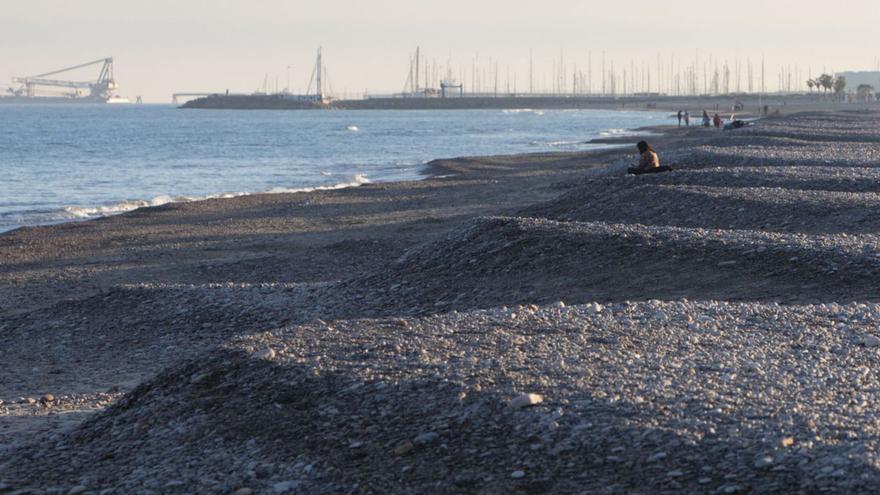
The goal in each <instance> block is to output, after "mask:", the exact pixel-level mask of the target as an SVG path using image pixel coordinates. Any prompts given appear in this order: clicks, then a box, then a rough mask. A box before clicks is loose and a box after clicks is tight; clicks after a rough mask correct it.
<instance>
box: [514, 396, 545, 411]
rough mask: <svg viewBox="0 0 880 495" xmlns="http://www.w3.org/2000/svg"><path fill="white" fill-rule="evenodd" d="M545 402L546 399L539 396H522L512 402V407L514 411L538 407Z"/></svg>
mask: <svg viewBox="0 0 880 495" xmlns="http://www.w3.org/2000/svg"><path fill="white" fill-rule="evenodd" d="M542 402H544V397H541V396H540V395H538V394H522V395H520V396H518V397H515V398H514V399H513V400H511V401H510V407H513V408H514V409H523V408H526V407H531V406H537V405H538V404H540V403H542Z"/></svg>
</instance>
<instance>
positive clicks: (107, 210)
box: [64, 174, 370, 219]
mask: <svg viewBox="0 0 880 495" xmlns="http://www.w3.org/2000/svg"><path fill="white" fill-rule="evenodd" d="M369 183H370V179H369V178H367V176H366V175H364V174H356V175H354V176H353V177H352V178H351V180H350V181H348V182H342V183H339V184H332V185H328V186H313V187H294V188H290V187H273V188H272V189H269V190H268V191H262V192H256V193H251V192H223V193H217V194H209V195H206V196H196V197H193V196H174V197H172V196H168V195H164V194H163V195H160V196H156V197H155V198H153V199H151V200H149V201H147V200H128V201H121V202H119V203H115V204H112V205H107V206H68V207H66V208H64V213H66V214H67V218H68V219H87V218H98V217H106V216H110V215H118V214H120V213H126V212H129V211H134V210H137V209H138V208H146V207H150V206H162V205H166V204H169V203H190V202H193V201H204V200H208V199H226V198H237V197H241V196H250V195H253V194H292V193H302V192H312V191H332V190H337V189H345V188H349V187H358V186H361V185H363V184H369Z"/></svg>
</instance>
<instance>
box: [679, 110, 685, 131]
mask: <svg viewBox="0 0 880 495" xmlns="http://www.w3.org/2000/svg"><path fill="white" fill-rule="evenodd" d="M683 118H684V112H682V111H681V110H679V111H678V126H679V127H681V119H683Z"/></svg>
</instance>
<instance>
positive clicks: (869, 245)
mask: <svg viewBox="0 0 880 495" xmlns="http://www.w3.org/2000/svg"><path fill="white" fill-rule="evenodd" d="M877 129H880V115H878V114H871V113H834V114H831V113H827V114H823V113H804V114H799V115H793V116H788V117H778V118H772V119H765V120H762V121H759V122H758V123H756V125H754V126H751V127H748V128H745V129H740V130H738V131H733V132H729V133H717V132H710V131H707V130H704V129H684V130H678V129H668V130H666V131H667V133H666V134H665V135H664V136H663V137H657V138H652V141H653V142H654V143H656V147H657V148H658V149H659V150H660V152H661V156H662V158H663V160H664V162H665V163H669V164H672V165H673V167H674V168H675V171H674V172H672V173H669V174H662V175H656V176H641V177H627V176H624V175H622V174H621V170H622V168H624V167H625V166H627V165H630V164H631V163H632V162H633V161H634V160H635V157H634V156H633V154H632V153H631V152H630V150H629V148H628V147H627V149H625V150H608V151H602V152H594V153H589V154H550V155H527V156H516V157H489V158H462V159H455V160H443V161H438V162H435V163H432V164H431V165H430V167H431V171H432V173H434V174H435V175H436V176H437V177H436V178H433V179H428V180H425V181H418V182H407V183H389V184H377V185H369V186H365V187H360V188H356V189H350V190H339V191H323V192H314V193H305V194H295V195H272V196H251V197H244V198H236V199H229V200H212V201H205V202H198V203H188V204H172V205H165V206H163V207H158V208H149V209H142V210H138V211H135V212H132V213H130V214H126V215H122V216H118V217H112V218H106V219H102V220H99V221H91V222H84V223H79V224H67V225H59V226H52V227H39V228H29V229H20V230H18V231H15V232H11V233H7V234H4V235H2V236H0V260H2V263H0V300H2V301H3V302H2V303H0V360H2V362H3V367H0V494H5V495H8V494H11V493H16V494H25V493H34V494H86V493H88V494H104V495H111V494H129V493H136V494H166V493H168V494H175V493H212V494H213V493H216V494H236V495H247V494H263V493H266V494H281V493H303V494H306V493H309V494H311V493H328V494H330V493H334V494H335V493H645V494H647V493H792V492H795V493H817V492H830V493H875V492H877V491H878V490H880V471H878V467H880V458H878V449H880V416H878V415H877V411H876V407H875V404H876V403H877V402H878V400H880V375H878V373H877V372H876V370H877V369H880V330H878V328H880V304H877V303H878V302H880V286H878V285H877V283H876V280H878V276H880V235H878V234H880V229H878V227H880V223H878V222H880V221H878V220H877V218H878V215H877V213H878V212H880V181H878V179H880V168H878V167H877V165H878V164H880V155H878V153H877V149H878V148H877V147H878V146H880V131H878V130H877Z"/></svg>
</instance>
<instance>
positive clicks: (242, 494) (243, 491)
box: [232, 488, 254, 495]
mask: <svg viewBox="0 0 880 495" xmlns="http://www.w3.org/2000/svg"><path fill="white" fill-rule="evenodd" d="M232 495H254V491H253V490H252V489H250V488H239V489H238V490H235V491H234V492H232Z"/></svg>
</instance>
